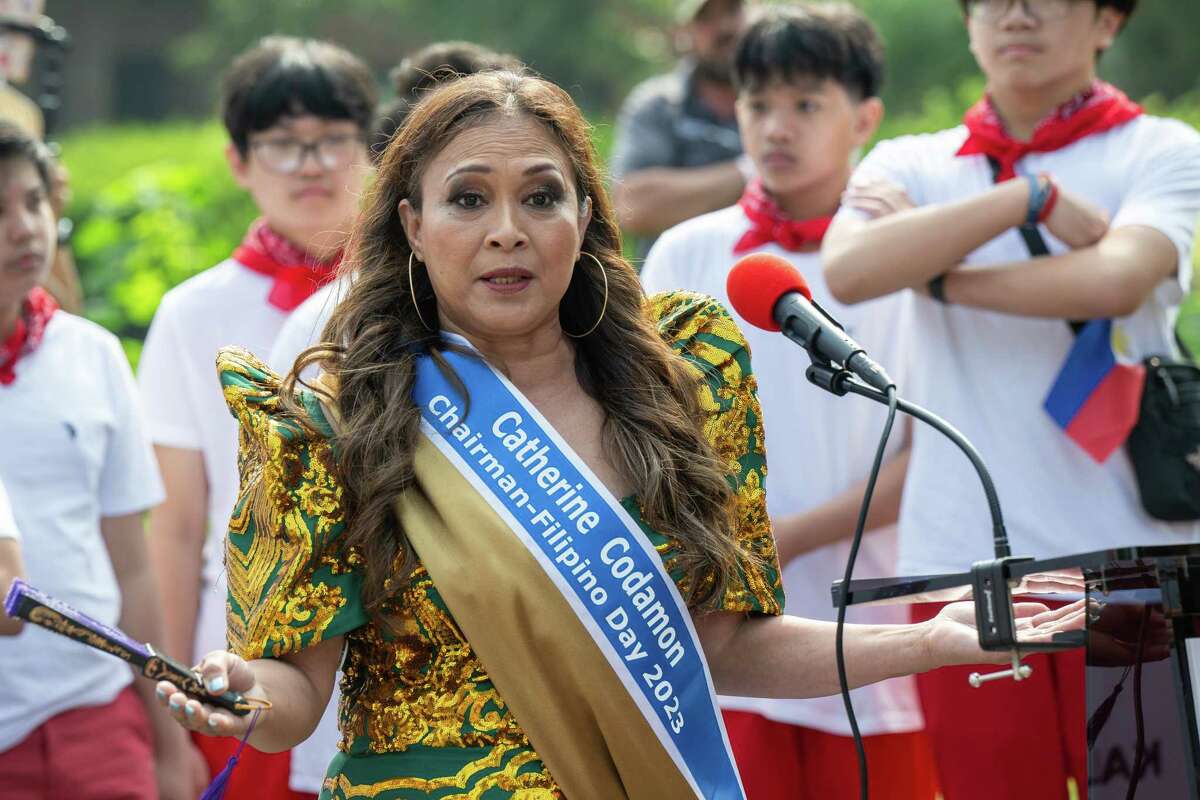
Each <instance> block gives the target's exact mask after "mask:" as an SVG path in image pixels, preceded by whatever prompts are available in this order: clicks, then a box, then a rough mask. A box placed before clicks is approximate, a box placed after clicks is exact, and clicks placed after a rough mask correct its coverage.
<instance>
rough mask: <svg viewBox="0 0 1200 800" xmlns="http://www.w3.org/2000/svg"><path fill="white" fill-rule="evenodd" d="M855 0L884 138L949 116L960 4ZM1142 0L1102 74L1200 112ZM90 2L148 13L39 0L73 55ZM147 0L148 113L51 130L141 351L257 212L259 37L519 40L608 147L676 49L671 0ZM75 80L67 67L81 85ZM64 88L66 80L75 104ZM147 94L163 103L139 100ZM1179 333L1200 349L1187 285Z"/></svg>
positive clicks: (83, 225) (1136, 92) (91, 264)
mask: <svg viewBox="0 0 1200 800" xmlns="http://www.w3.org/2000/svg"><path fill="white" fill-rule="evenodd" d="M855 4H856V5H858V6H859V7H861V8H862V9H863V10H864V11H865V12H866V13H867V14H868V16H870V17H871V18H872V19H873V20H874V21H875V23H876V24H877V25H878V27H879V28H880V30H881V32H882V33H883V36H884V38H885V40H886V42H887V46H888V80H887V84H886V87H885V92H884V100H885V103H886V104H887V107H888V118H887V121H886V122H885V125H884V129H883V130H882V131H881V136H894V135H897V134H899V133H905V132H916V131H923V130H935V129H938V128H942V127H946V126H948V125H952V124H954V123H955V122H956V121H957V120H958V119H959V117H960V116H961V113H962V110H963V109H964V108H965V107H966V106H967V105H968V104H969V103H970V102H972V101H973V100H974V99H975V98H976V97H977V96H978V93H979V90H980V87H981V83H980V81H979V78H978V76H977V73H976V70H975V66H974V62H973V60H972V58H971V55H970V53H969V52H968V51H967V47H966V39H965V35H964V33H963V29H962V19H961V15H960V13H959V10H958V3H957V0H856V3H855ZM1141 5H1142V8H1140V9H1139V10H1138V13H1137V15H1136V16H1135V17H1134V19H1133V22H1132V24H1131V25H1130V26H1129V28H1128V30H1126V31H1125V32H1124V33H1123V35H1122V36H1121V38H1120V39H1119V40H1118V43H1117V45H1116V46H1115V47H1114V48H1113V49H1112V50H1111V51H1110V52H1109V53H1107V54H1106V55H1105V57H1104V59H1103V62H1102V65H1101V66H1102V73H1103V74H1104V76H1105V77H1107V78H1109V79H1111V80H1114V81H1115V82H1117V83H1119V84H1120V85H1121V86H1122V87H1123V88H1125V89H1126V90H1127V91H1128V92H1129V93H1130V95H1132V96H1134V97H1135V98H1138V99H1142V100H1146V101H1147V102H1148V103H1149V105H1150V107H1151V108H1152V109H1153V110H1154V111H1155V112H1156V113H1163V114H1168V115H1171V116H1177V117H1180V118H1183V119H1185V120H1187V121H1188V122H1190V123H1191V124H1193V125H1198V126H1200V48H1196V47H1195V46H1194V43H1193V42H1192V41H1191V40H1192V39H1194V36H1195V32H1196V31H1198V30H1200V3H1196V2H1191V1H1189V2H1165V1H1164V0H1159V1H1158V2H1150V1H1149V0H1145V1H1144V2H1143V3H1142V4H1141ZM100 6H104V7H105V8H104V14H105V16H104V17H103V19H105V20H107V22H105V23H104V24H107V25H109V26H110V27H114V26H115V27H120V25H118V24H117V22H114V19H117V18H121V17H120V15H121V14H122V13H123V14H127V15H144V14H147V13H151V12H150V11H148V10H147V6H145V4H144V3H143V2H141V0H106V2H105V3H103V4H91V3H83V2H82V0H49V2H48V7H47V11H48V13H50V14H51V15H52V16H55V18H56V19H58V20H59V21H60V22H62V23H63V24H64V25H67V27H68V29H69V30H70V31H71V33H72V35H73V36H74V38H75V40H76V49H77V50H78V51H81V52H80V53H79V56H80V57H82V56H83V55H85V52H86V51H87V48H88V46H89V45H90V46H94V47H98V46H99V45H98V43H97V42H95V41H92V40H91V39H89V38H88V36H89V30H91V29H93V28H94V29H96V30H99V26H100V25H101V22H102V17H101V16H100V13H101V11H100V8H99V7H100ZM153 6H154V8H153V12H152V13H154V14H156V15H158V16H157V17H156V18H155V22H154V26H156V27H157V28H158V34H157V39H156V40H155V41H156V44H155V45H154V47H155V48H156V49H155V50H154V52H134V53H132V54H131V55H130V57H129V59H128V60H127V61H126V62H123V63H125V65H126V66H125V67H124V68H122V69H121V70H117V71H116V73H115V74H117V75H125V76H127V79H126V80H125V81H124V82H122V83H121V86H123V87H125V89H124V90H125V91H127V92H134V94H135V96H134V97H132V98H126V99H124V100H121V101H120V102H118V103H116V104H115V105H116V106H117V107H118V111H117V112H114V115H115V116H118V117H125V118H128V117H130V116H131V115H132V116H133V117H135V118H136V117H137V116H139V113H138V112H137V109H139V108H140V106H139V103H143V106H144V108H143V112H144V113H140V116H141V117H151V118H157V119H155V121H153V122H146V121H140V122H135V123H129V122H123V123H120V124H112V122H111V121H103V122H101V121H92V122H91V123H90V124H86V125H82V126H81V125H79V124H78V121H76V125H75V127H73V128H72V129H71V130H70V131H68V132H67V133H66V134H64V135H63V136H62V137H60V140H61V144H62V149H63V157H64V160H65V162H66V163H67V165H68V167H69V168H70V170H71V173H72V176H73V184H74V200H73V202H72V206H71V209H70V213H71V215H72V216H73V218H74V219H75V220H76V223H77V227H76V234H75V239H74V245H75V248H76V254H77V258H78V261H79V265H80V269H81V273H82V276H83V279H84V283H85V291H86V293H87V296H88V309H87V312H88V315H89V316H91V317H93V318H94V319H96V320H97V321H99V322H101V323H102V324H104V325H105V326H106V327H108V328H110V329H111V330H113V331H115V332H117V333H118V334H119V335H120V336H121V337H122V339H123V340H124V341H125V343H126V346H127V349H128V351H129V353H130V356H131V358H132V359H134V360H136V357H137V352H138V349H139V347H140V339H141V337H142V335H143V334H144V332H145V328H146V326H147V325H148V323H149V321H150V318H151V316H152V315H153V312H154V309H155V307H156V306H157V303H158V300H159V298H160V297H161V295H162V293H163V292H164V291H165V290H166V289H167V288H169V287H170V286H172V285H174V284H176V283H178V282H179V281H181V280H183V279H184V278H186V277H187V276H189V275H191V274H193V273H195V272H197V271H199V270H202V269H204V268H207V267H208V266H211V265H212V264H214V263H216V262H217V261H219V260H220V259H221V258H223V257H225V256H227V255H228V253H229V252H230V251H231V249H232V248H233V246H234V245H235V244H236V243H237V241H238V239H239V238H240V236H241V234H242V232H243V231H244V230H245V226H246V224H247V223H248V221H249V220H250V218H251V216H252V214H253V207H252V205H251V204H250V202H249V200H248V198H247V197H246V196H245V195H244V194H243V193H242V192H240V190H238V189H237V188H236V187H235V186H234V185H233V183H232V181H231V180H230V179H229V177H228V170H227V168H226V167H225V165H224V157H223V155H222V149H223V147H224V134H223V131H222V130H221V129H220V128H219V126H218V125H217V124H216V123H215V122H214V121H213V120H212V117H213V109H214V108H215V104H216V93H217V87H218V81H217V76H219V75H220V74H221V73H222V72H223V71H224V69H225V67H226V65H227V64H228V62H229V60H230V58H231V57H232V56H233V55H234V54H236V53H237V52H239V51H241V50H243V49H244V48H245V47H247V46H248V45H250V44H251V43H252V42H253V41H254V40H256V39H257V38H258V37H260V36H262V35H266V34H269V33H286V34H293V35H303V36H316V37H321V38H326V39H330V40H332V41H335V42H338V43H340V44H342V45H343V46H345V47H347V48H348V49H350V50H352V51H353V52H355V53H357V54H359V55H360V56H361V57H363V58H364V59H365V60H366V61H367V62H368V63H369V64H370V65H371V66H372V68H373V69H374V70H375V71H376V73H377V75H378V76H379V79H380V82H381V84H383V85H385V91H384V95H385V97H386V96H387V95H388V94H389V92H390V89H389V88H387V87H386V75H387V72H388V70H389V69H390V68H391V67H392V66H394V65H395V64H396V63H398V62H399V61H400V60H401V58H402V57H403V56H404V55H405V54H406V53H410V52H412V51H414V50H416V49H418V48H420V47H422V46H424V45H425V44H428V43H430V42H433V41H438V40H443V39H467V40H471V41H476V42H479V43H481V44H484V45H488V46H490V47H493V48H496V49H499V50H505V51H508V52H512V53H514V54H516V55H518V56H519V57H521V58H522V59H524V60H525V61H526V62H527V63H528V64H529V65H530V66H531V67H532V68H533V69H534V70H536V71H537V72H539V73H540V74H542V75H544V76H546V77H548V78H550V79H552V80H554V81H556V82H557V83H560V84H561V85H563V86H564V87H566V88H567V89H568V90H569V91H570V92H571V93H572V95H573V96H574V97H575V98H576V100H577V101H578V102H579V103H580V105H581V106H582V107H583V108H584V110H585V112H586V113H587V114H588V116H589V118H590V119H591V120H592V122H593V123H594V125H595V136H596V141H597V146H598V147H599V149H600V151H601V153H602V154H606V153H607V150H608V147H609V144H610V142H611V138H612V119H613V117H614V115H615V113H616V109H617V107H618V106H619V104H620V102H621V100H622V98H623V97H624V96H625V94H626V93H627V92H628V90H629V89H630V88H631V87H632V86H633V85H634V84H635V83H636V82H637V81H639V80H641V79H642V78H644V77H647V76H649V75H652V74H654V73H656V72H660V71H663V70H666V69H668V68H669V67H670V65H671V63H672V62H673V60H674V58H675V40H674V35H673V31H672V26H673V25H672V23H673V7H674V0H541V2H530V1H529V0H491V1H490V2H486V3H485V2H479V0H438V2H427V1H426V0H254V2H246V1H245V0H156V2H155V3H154V4H153ZM89 15H91V16H89ZM129 18H130V19H135V18H140V17H136V16H132V17H129ZM121 19H124V18H121ZM131 24H132V23H131ZM146 37H149V34H148V33H147V34H146ZM69 58H70V56H69ZM129 64H132V65H133V67H129V66H128V65H129ZM148 64H149V65H154V64H157V65H160V66H161V69H160V70H159V71H160V72H161V73H162V75H161V76H155V75H152V74H147V69H149V68H148V67H146V66H145V65H148ZM139 65H141V66H139ZM153 71H154V70H151V72H153ZM156 77H161V78H162V80H163V81H168V84H165V85H169V86H170V87H171V88H170V91H167V90H164V89H161V88H160V89H158V90H154V91H151V90H148V89H147V90H143V89H142V83H141V82H146V85H147V86H150V85H152V83H153V81H152V79H154V78H156ZM68 79H69V80H70V74H68ZM86 82H87V81H86V79H85V78H79V79H77V80H76V84H77V89H79V88H80V87H81V86H82V85H83V84H85V83H86ZM121 86H119V87H117V89H114V90H113V91H117V90H118V89H120V88H121ZM131 87H132V88H131ZM71 90H72V86H71V84H70V83H68V86H67V92H66V94H65V101H66V102H67V103H68V104H70V103H71V102H72V95H71ZM139 92H140V93H141V94H142V95H145V97H142V96H141V95H138V94H137V93H139ZM155 92H157V94H156V93H155ZM151 96H154V97H157V98H158V99H157V100H155V101H154V103H153V104H150V105H145V103H146V102H147V101H146V97H151ZM81 102H82V101H81ZM120 109H125V110H126V111H125V112H122V111H120ZM131 109H132V111H130V110H131ZM67 110H68V111H69V109H67ZM126 112H129V113H126ZM64 116H65V118H67V119H70V115H69V114H65V115H64ZM1181 329H1182V330H1184V332H1185V335H1186V336H1187V337H1188V338H1190V340H1191V341H1192V342H1193V343H1194V345H1197V346H1200V300H1198V299H1197V298H1196V297H1193V302H1192V304H1191V306H1190V308H1189V314H1188V316H1187V317H1186V318H1185V320H1184V321H1183V323H1182V325H1181Z"/></svg>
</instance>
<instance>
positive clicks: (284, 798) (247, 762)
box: [192, 733, 316, 800]
mask: <svg viewBox="0 0 1200 800" xmlns="http://www.w3.org/2000/svg"><path fill="white" fill-rule="evenodd" d="M192 740H193V741H195V743H196V747H198V748H200V752H201V753H202V754H203V755H204V760H205V761H207V762H208V771H209V775H210V776H215V775H217V774H218V773H220V772H221V770H223V769H225V764H226V763H228V761H229V757H230V756H232V755H233V752H234V751H235V750H237V746H238V740H237V739H232V738H229V737H219V738H218V737H214V736H201V735H200V734H197V733H194V734H192ZM291 771H292V751H291V750H285V751H283V752H282V753H264V752H262V751H261V750H255V749H254V748H253V747H251V746H250V745H246V748H245V749H244V750H242V754H241V756H239V757H238V763H237V766H236V767H234V770H233V775H232V776H230V778H229V783H227V784H226V788H225V800H316V795H315V794H306V793H304V792H296V791H293V790H292V789H290V788H288V778H289V777H290V775H291Z"/></svg>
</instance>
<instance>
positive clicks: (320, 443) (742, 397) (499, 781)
mask: <svg viewBox="0 0 1200 800" xmlns="http://www.w3.org/2000/svg"><path fill="white" fill-rule="evenodd" d="M647 313H648V314H650V315H651V316H652V318H653V319H654V320H655V321H656V322H657V325H658V329H659V332H660V334H661V335H662V336H663V338H664V340H665V341H666V342H667V343H668V345H669V346H670V347H671V348H672V349H673V350H674V352H675V353H676V354H678V356H679V357H680V358H683V359H684V360H686V361H687V362H688V364H689V365H690V366H691V367H692V368H693V369H694V370H695V372H696V374H697V377H698V381H699V382H698V391H699V396H700V404H701V408H702V409H703V412H704V413H705V414H706V419H705V421H704V426H703V427H704V434H705V436H706V437H707V438H708V440H709V441H710V442H711V444H712V446H713V448H714V450H715V451H716V453H717V454H718V455H719V456H720V457H722V458H723V459H724V460H725V461H726V462H727V463H728V465H729V470H730V480H731V481H732V482H733V483H734V485H735V489H736V509H735V512H736V520H737V525H736V531H737V538H738V543H739V544H740V545H741V550H742V552H743V554H744V558H743V559H742V561H741V563H740V565H739V567H740V569H739V571H738V580H736V581H734V582H732V583H731V584H730V585H728V586H726V587H725V589H724V591H723V594H722V595H721V601H720V607H721V608H722V609H724V610H727V611H734V612H745V613H753V614H779V613H781V608H782V602H783V594H782V588H781V585H780V581H779V568H778V562H777V558H776V554H775V543H774V539H773V538H772V535H771V528H770V522H769V520H768V517H767V510H766V499H765V495H764V491H763V480H764V477H765V473H766V464H765V458H764V452H763V442H762V436H763V432H762V420H761V414H760V412H759V407H758V401H757V398H756V396H755V382H754V377H753V374H752V372H751V369H750V356H749V352H748V350H747V347H746V343H745V340H744V339H743V337H742V335H741V332H740V331H739V330H738V328H737V326H736V325H735V324H734V323H733V321H732V320H731V319H730V318H729V315H728V314H727V313H726V312H725V310H724V309H723V308H722V307H721V306H720V305H719V304H718V303H716V302H715V301H714V300H712V299H711V298H707V297H703V296H701V295H696V294H691V293H685V292H673V293H666V294H660V295H655V296H654V297H651V298H649V299H648V301H647ZM217 363H218V370H219V373H220V378H221V382H222V386H223V389H224V393H225V398H226V402H227V403H228V404H229V407H230V409H231V411H232V413H233V414H234V416H235V417H236V418H237V419H238V421H239V423H240V437H241V440H240V447H239V458H238V460H239V464H238V466H239V471H240V475H241V486H240V492H239V496H238V502H237V505H236V506H235V508H234V512H233V516H232V519H231V521H230V530H229V537H228V541H227V546H226V568H227V570H228V578H229V604H228V629H229V631H228V632H229V643H230V648H231V649H232V650H233V651H234V652H236V653H238V654H239V655H241V656H242V657H244V658H247V659H254V658H269V657H278V656H282V655H286V654H288V653H293V652H296V651H297V650H299V649H301V648H304V647H307V646H311V645H314V644H316V643H318V642H320V641H323V640H325V639H328V638H331V637H336V636H344V637H345V641H346V656H345V660H344V662H343V667H342V669H343V676H342V680H341V689H342V700H341V706H340V708H339V717H340V725H339V726H340V728H341V731H342V741H341V743H340V745H339V752H338V753H337V755H336V756H335V757H334V758H333V762H332V763H331V765H330V767H329V771H328V773H327V776H326V779H325V788H324V790H323V792H322V795H321V796H322V798H326V797H328V798H352V797H364V798H377V799H378V800H400V799H402V798H403V799H405V800H406V799H407V798H438V800H450V799H451V798H463V799H465V798H481V799H482V800H494V799H496V798H510V797H511V798H523V799H524V800H538V799H540V798H547V799H548V798H561V797H563V793H562V791H561V790H560V788H559V786H558V784H557V783H556V781H555V779H554V778H553V777H552V776H551V775H550V773H549V771H548V770H547V768H546V766H545V765H544V764H543V762H542V761H541V759H540V758H539V756H538V754H537V752H536V751H535V749H534V748H533V746H532V745H531V744H530V741H529V739H528V738H527V737H526V735H525V733H524V731H523V730H522V728H521V726H520V723H519V722H518V721H517V720H516V719H515V718H514V716H513V714H512V713H511V711H510V710H509V708H508V707H507V706H506V704H505V701H504V699H503V697H501V696H500V694H499V693H498V691H497V690H496V688H495V686H494V685H493V683H492V681H491V680H490V679H489V675H488V672H487V670H486V669H485V668H484V666H483V664H482V663H481V662H480V661H479V659H478V658H477V656H476V655H475V653H474V652H473V651H472V648H471V645H470V643H469V642H468V641H467V640H466V638H465V637H464V636H463V634H462V631H461V630H460V628H459V625H458V624H457V623H456V622H455V619H454V617H453V616H452V615H451V613H450V611H449V610H448V609H447V606H446V604H445V602H443V599H442V597H441V594H440V593H439V591H438V588H437V586H436V585H434V583H433V581H432V579H431V578H430V576H429V574H428V573H427V572H426V571H425V568H424V567H423V566H422V565H418V566H417V568H416V571H415V572H414V573H413V577H412V580H411V581H409V582H408V583H407V584H405V588H404V589H403V590H402V591H400V592H399V593H398V594H397V595H396V597H395V598H394V599H393V600H391V601H390V602H389V603H388V606H387V608H386V609H385V614H386V616H387V617H388V618H389V620H390V624H391V626H392V629H391V630H386V629H385V628H384V627H383V626H381V625H380V624H378V623H377V622H375V621H374V620H373V619H371V618H369V617H368V615H367V614H366V613H365V611H364V609H363V606H362V603H361V601H360V599H359V594H360V585H361V584H360V581H361V578H360V575H359V569H360V567H361V564H362V555H361V554H360V553H358V552H355V551H354V549H352V548H349V547H346V546H342V545H341V544H340V538H341V536H342V533H343V531H344V530H345V514H344V508H343V493H342V487H341V483H340V481H339V478H338V475H337V473H336V469H335V464H334V451H333V446H334V445H333V443H332V439H333V431H332V429H331V426H330V424H329V421H328V419H327V417H326V415H325V413H324V411H323V409H322V407H321V405H320V404H319V402H318V401H317V399H316V397H315V395H314V394H313V393H311V392H309V391H307V390H303V389H301V390H298V398H297V399H298V401H299V405H300V407H301V408H302V410H303V412H304V413H303V417H304V419H303V420H301V421H297V420H296V418H295V416H294V415H291V414H287V413H285V412H284V409H283V406H282V403H281V400H280V382H279V378H278V377H277V376H275V375H274V374H273V373H271V372H270V371H269V370H267V368H266V367H265V366H264V365H263V364H262V363H261V362H260V361H258V360H257V359H255V358H254V357H253V356H251V355H249V354H248V353H246V352H245V351H242V350H239V349H236V348H228V349H225V350H222V351H221V353H220V355H219V356H218V362H217ZM621 502H622V505H623V506H624V507H625V508H626V510H628V511H629V513H630V514H631V515H632V516H633V518H634V519H635V520H637V521H638V523H639V525H640V527H641V528H642V530H643V531H644V532H645V534H646V536H647V537H649V539H650V541H651V542H652V544H653V545H654V546H655V548H656V549H657V551H658V553H659V554H660V555H661V557H662V559H663V561H664V564H665V566H666V568H667V570H668V571H669V572H671V575H672V577H673V578H674V579H675V580H676V583H677V584H678V585H679V587H680V590H681V591H682V592H683V593H684V594H685V596H686V595H687V593H688V591H689V589H690V588H691V587H690V586H688V585H687V584H686V579H685V578H684V577H683V576H682V575H681V574H680V573H679V572H678V571H672V570H671V567H672V563H673V556H674V553H675V551H676V543H675V542H673V541H671V540H670V539H668V538H667V537H665V536H663V535H661V534H659V533H657V532H656V531H654V530H652V529H650V528H649V527H648V526H647V525H646V524H645V523H644V522H643V521H642V517H641V513H640V510H639V508H638V504H637V500H636V498H635V497H628V498H625V499H624V500H622V501H621ZM546 702H547V703H553V702H554V698H553V697H547V698H546Z"/></svg>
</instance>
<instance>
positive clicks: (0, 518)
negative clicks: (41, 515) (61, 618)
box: [0, 483, 25, 636]
mask: <svg viewBox="0 0 1200 800" xmlns="http://www.w3.org/2000/svg"><path fill="white" fill-rule="evenodd" d="M24 575H25V564H24V562H23V561H22V560H21V532H20V531H19V530H17V521H16V519H14V518H13V513H12V503H11V502H9V499H8V492H6V491H5V490H4V484H3V483H0V593H7V592H8V588H9V587H10V586H11V585H12V582H13V580H14V579H15V578H20V577H23V576H24ZM20 632H21V620H19V619H14V618H13V617H10V616H8V615H7V614H5V613H4V612H3V611H0V636H15V635H17V634H18V633H20Z"/></svg>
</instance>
